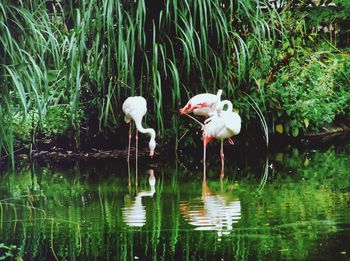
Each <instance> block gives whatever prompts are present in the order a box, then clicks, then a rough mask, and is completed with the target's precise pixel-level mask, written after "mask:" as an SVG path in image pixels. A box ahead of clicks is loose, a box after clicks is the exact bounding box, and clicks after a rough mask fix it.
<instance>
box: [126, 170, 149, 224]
mask: <svg viewBox="0 0 350 261" xmlns="http://www.w3.org/2000/svg"><path fill="white" fill-rule="evenodd" d="M148 183H149V185H150V190H147V191H140V192H138V193H137V194H136V197H135V200H133V201H132V202H131V203H130V202H128V203H129V204H126V206H125V207H124V208H123V209H122V213H123V221H124V222H125V223H126V224H127V225H128V226H131V227H142V226H144V225H145V223H146V208H145V206H144V205H142V197H153V195H154V193H155V192H156V188H155V184H156V178H155V176H154V170H153V169H150V170H149V177H148Z"/></svg>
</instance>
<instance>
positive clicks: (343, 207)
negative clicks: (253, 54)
mask: <svg viewBox="0 0 350 261" xmlns="http://www.w3.org/2000/svg"><path fill="white" fill-rule="evenodd" d="M349 152H350V146H349V145H344V146H342V147H338V148H335V147H330V148H328V149H326V150H305V151H299V150H297V149H290V150H288V151H286V152H283V153H271V154H270V155H268V157H267V158H256V159H255V158H254V157H249V159H248V157H243V160H242V157H241V158H240V159H239V160H238V159H237V158H236V157H229V156H228V157H227V158H226V165H225V176H224V177H223V178H222V179H220V175H219V172H220V161H219V159H217V158H215V157H213V158H212V159H209V162H208V165H207V173H206V178H205V179H204V176H203V173H202V172H201V169H202V168H201V167H202V166H201V164H200V162H198V164H194V167H192V168H191V167H188V164H187V163H188V162H186V160H184V158H182V159H180V161H176V160H169V161H167V160H161V161H159V162H157V164H153V165H150V164H140V166H139V169H138V172H137V173H136V171H135V167H134V165H133V162H131V163H132V164H131V171H130V173H128V168H127V163H126V162H125V161H123V160H120V161H98V162H85V163H74V164H72V163H70V164H68V165H67V164H65V165H62V164H53V163H40V164H39V163H35V164H29V163H26V162H23V163H22V164H20V166H18V167H17V168H16V170H15V171H14V172H12V171H9V170H8V171H6V170H3V172H2V174H1V176H0V183H1V186H0V199H1V201H0V234H1V241H0V258H4V257H6V256H8V257H9V258H11V257H13V258H15V257H17V258H18V257H21V258H23V260H54V259H55V258H57V259H58V260H133V259H135V260H136V259H140V260H152V259H153V260H255V259H258V260H281V259H285V260H349V259H350V212H349V205H350V193H349V191H350V179H349V169H350V159H349ZM189 161H190V160H189ZM191 166H193V164H192V165H191Z"/></svg>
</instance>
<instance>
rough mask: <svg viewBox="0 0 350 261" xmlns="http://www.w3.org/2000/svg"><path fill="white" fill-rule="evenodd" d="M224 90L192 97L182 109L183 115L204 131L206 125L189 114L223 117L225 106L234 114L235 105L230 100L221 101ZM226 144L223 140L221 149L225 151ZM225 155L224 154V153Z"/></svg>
mask: <svg viewBox="0 0 350 261" xmlns="http://www.w3.org/2000/svg"><path fill="white" fill-rule="evenodd" d="M221 95H222V90H221V89H220V90H218V92H217V94H216V95H215V94H211V93H201V94H197V95H196V96H194V97H192V98H191V99H190V100H189V101H188V102H187V104H186V105H185V106H184V107H183V108H181V109H180V113H181V114H185V115H187V116H188V117H190V118H191V119H193V120H195V121H196V122H198V123H199V124H200V125H201V127H202V130H203V129H204V124H203V123H201V122H200V121H198V120H197V119H196V118H194V117H192V116H191V115H189V113H193V114H194V115H198V116H204V117H206V118H207V117H209V116H210V115H213V114H217V115H218V116H220V115H221V112H222V111H223V110H224V107H225V105H227V109H226V111H228V112H232V109H233V105H232V102H230V101H229V100H223V101H221ZM229 142H230V143H231V144H233V142H232V140H231V139H229ZM223 146H224V142H223V140H221V148H222V151H223ZM222 154H223V153H222Z"/></svg>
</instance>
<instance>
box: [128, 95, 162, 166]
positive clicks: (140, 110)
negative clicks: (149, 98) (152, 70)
mask: <svg viewBox="0 0 350 261" xmlns="http://www.w3.org/2000/svg"><path fill="white" fill-rule="evenodd" d="M123 112H124V114H125V117H124V120H125V122H126V123H130V128H129V147H128V162H129V159H130V145H131V120H133V121H134V122H135V125H136V129H137V130H136V137H135V139H136V164H137V153H138V132H141V133H147V134H149V135H150V136H151V139H150V141H149V143H148V145H149V150H150V152H149V155H150V156H151V157H152V156H153V155H154V149H155V147H156V141H155V138H156V132H155V131H154V129H152V128H147V129H145V128H143V126H142V124H141V122H142V118H143V116H145V114H146V112H147V102H146V100H145V98H143V97H142V96H132V97H129V98H127V99H126V100H125V101H124V103H123Z"/></svg>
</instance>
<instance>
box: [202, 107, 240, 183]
mask: <svg viewBox="0 0 350 261" xmlns="http://www.w3.org/2000/svg"><path fill="white" fill-rule="evenodd" d="M240 131H241V117H240V116H239V114H238V113H236V112H232V111H221V112H220V115H218V114H217V113H213V114H212V115H211V116H210V118H208V119H207V120H206V121H205V122H204V127H203V150H204V151H203V170H204V173H205V167H206V164H205V161H206V150H207V144H208V143H209V142H210V141H211V140H212V139H217V140H221V149H220V156H221V177H223V175H224V147H223V140H224V139H229V138H231V137H233V136H235V135H238V134H239V133H240ZM231 142H232V141H231Z"/></svg>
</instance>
